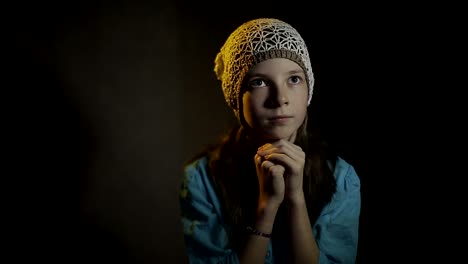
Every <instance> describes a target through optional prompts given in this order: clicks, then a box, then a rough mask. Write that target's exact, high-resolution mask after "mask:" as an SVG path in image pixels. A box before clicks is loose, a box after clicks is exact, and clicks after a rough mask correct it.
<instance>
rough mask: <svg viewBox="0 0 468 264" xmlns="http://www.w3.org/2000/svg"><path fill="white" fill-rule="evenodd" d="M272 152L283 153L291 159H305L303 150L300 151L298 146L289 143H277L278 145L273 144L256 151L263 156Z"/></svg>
mask: <svg viewBox="0 0 468 264" xmlns="http://www.w3.org/2000/svg"><path fill="white" fill-rule="evenodd" d="M274 153H277V154H285V155H287V156H289V157H291V158H292V159H293V160H297V161H300V160H303V159H305V153H304V151H302V149H301V148H300V147H298V148H295V147H294V146H293V145H291V144H279V145H278V146H273V147H269V148H266V149H262V150H259V151H257V154H259V155H260V156H263V157H267V156H268V155H271V154H274Z"/></svg>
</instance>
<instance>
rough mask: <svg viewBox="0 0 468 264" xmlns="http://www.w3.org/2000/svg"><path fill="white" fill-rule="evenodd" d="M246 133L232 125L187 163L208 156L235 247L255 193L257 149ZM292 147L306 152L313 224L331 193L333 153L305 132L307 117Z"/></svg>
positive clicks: (306, 188) (253, 204) (253, 213)
mask: <svg viewBox="0 0 468 264" xmlns="http://www.w3.org/2000/svg"><path fill="white" fill-rule="evenodd" d="M246 130H247V129H246V128H244V127H243V126H242V125H240V124H238V125H235V126H234V127H232V128H231V130H230V131H228V132H227V133H226V135H224V136H223V137H222V138H221V140H220V141H219V142H218V143H217V144H214V145H211V146H208V147H207V148H206V149H205V150H204V151H202V152H201V153H200V154H198V155H196V156H195V157H193V158H192V159H191V160H189V162H191V161H194V160H196V159H197V158H200V157H202V156H207V157H208V160H209V171H210V173H211V175H210V177H211V178H212V180H213V182H214V184H215V188H216V191H217V193H218V195H219V197H220V200H221V203H222V205H223V209H224V212H223V214H224V221H225V223H226V225H227V227H228V228H229V230H230V231H231V232H230V235H231V239H232V240H231V241H232V242H233V243H234V244H235V245H236V244H237V243H238V242H239V241H240V239H241V237H239V236H238V234H240V233H239V232H236V231H237V230H238V229H243V228H245V226H247V225H251V224H253V223H254V221H255V217H256V209H257V200H258V192H259V191H258V190H259V189H258V178H257V176H256V172H255V164H254V159H253V157H254V155H255V153H256V150H257V146H256V145H254V142H252V140H250V137H249V133H248V132H247V131H246ZM295 144H296V145H298V146H300V147H301V148H302V149H303V151H304V152H305V153H306V161H305V166H304V194H305V195H306V202H307V209H308V213H309V219H310V221H311V223H312V224H313V223H315V220H316V219H317V217H318V215H319V214H320V211H321V210H322V208H323V206H324V205H325V204H326V203H328V202H329V201H330V200H331V197H332V195H333V193H334V192H335V186H336V183H335V178H334V176H333V170H334V167H335V162H336V154H335V153H334V152H333V151H330V149H329V147H328V145H327V144H326V142H325V141H324V140H321V139H320V138H319V137H318V136H317V134H315V133H310V132H308V129H307V116H306V118H305V120H304V122H303V124H302V125H301V127H300V128H299V129H298V131H297V135H296V141H295Z"/></svg>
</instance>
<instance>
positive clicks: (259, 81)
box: [249, 79, 266, 88]
mask: <svg viewBox="0 0 468 264" xmlns="http://www.w3.org/2000/svg"><path fill="white" fill-rule="evenodd" d="M249 86H250V87H252V88H255V87H263V86H266V83H265V81H263V80H262V79H255V80H252V81H250V83H249Z"/></svg>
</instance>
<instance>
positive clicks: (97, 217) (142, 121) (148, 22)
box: [5, 0, 443, 263]
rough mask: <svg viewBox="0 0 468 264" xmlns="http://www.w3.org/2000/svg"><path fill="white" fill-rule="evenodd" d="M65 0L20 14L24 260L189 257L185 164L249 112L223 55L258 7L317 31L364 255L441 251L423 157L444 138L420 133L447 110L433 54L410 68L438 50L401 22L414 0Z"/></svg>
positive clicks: (320, 103) (320, 97)
mask: <svg viewBox="0 0 468 264" xmlns="http://www.w3.org/2000/svg"><path fill="white" fill-rule="evenodd" d="M64 2H66V3H61V2H57V3H53V2H47V1H46V2H34V3H23V4H24V5H23V4H22V3H18V4H15V6H13V7H12V9H11V12H10V13H9V12H8V11H7V14H6V17H7V20H8V25H10V26H11V27H9V28H10V29H11V33H12V34H13V38H12V39H13V41H12V42H8V43H7V44H12V47H11V49H6V50H5V51H6V53H7V54H6V57H7V58H8V59H11V61H10V60H8V62H9V63H8V67H7V68H8V69H7V71H6V73H7V77H9V78H8V79H10V78H11V81H12V82H11V84H10V86H9V87H13V88H14V89H7V90H8V91H9V92H11V91H13V92H14V93H15V95H14V96H13V97H9V98H12V99H17V100H8V99H7V100H6V102H5V103H13V105H14V106H13V107H14V108H11V109H14V110H13V113H14V114H15V117H14V118H13V120H12V121H13V126H12V127H14V128H15V129H14V130H12V131H9V132H12V137H11V140H7V143H8V144H11V145H13V148H12V149H13V151H12V152H10V157H14V158H18V159H15V160H16V161H19V162H18V163H17V164H16V163H14V164H13V163H12V164H11V165H14V168H15V170H14V171H15V172H14V173H13V174H9V175H12V176H11V177H7V178H8V179H12V180H13V182H14V184H15V185H6V186H13V187H14V188H8V189H9V190H8V191H11V192H12V194H11V195H10V196H9V198H10V199H9V200H7V203H9V204H10V206H8V208H9V209H11V210H9V211H8V212H9V213H8V214H5V219H7V220H9V221H8V223H9V225H7V226H8V227H11V228H7V229H8V231H9V232H8V233H9V234H10V233H11V237H10V236H8V237H9V243H8V246H9V247H8V248H9V249H8V250H7V251H9V252H10V253H12V255H13V256H15V258H16V259H17V260H21V259H26V258H27V259H29V258H31V259H35V260H44V261H46V262H48V263H94V262H100V263H185V262H186V258H185V255H184V248H183V241H182V233H181V227H180V223H179V218H178V216H179V211H178V210H179V208H178V188H179V179H180V177H181V165H182V163H183V162H184V161H185V160H186V159H187V158H189V157H190V156H191V155H192V154H194V153H195V152H197V151H198V150H200V148H201V147H203V146H204V145H206V144H209V143H211V142H213V140H216V139H217V138H218V136H219V134H220V133H221V132H222V131H224V130H225V129H226V128H227V127H228V126H229V124H231V123H232V122H234V117H233V115H232V112H231V111H230V109H229V108H228V107H227V105H226V104H225V102H224V98H223V96H222V92H221V88H220V84H219V83H218V81H217V80H216V78H215V76H214V73H213V61H214V58H215V55H216V53H217V51H218V49H219V48H220V47H221V45H222V44H223V43H224V41H225V39H226V38H227V37H228V35H229V34H230V33H231V32H232V31H233V30H234V29H235V28H236V27H237V26H239V25H240V23H242V22H245V21H247V20H249V19H253V18H257V17H276V18H279V19H283V20H285V21H287V22H289V23H290V24H292V25H293V26H294V27H295V28H296V29H298V31H299V32H301V34H302V36H303V37H304V39H305V40H306V42H307V43H308V46H309V53H310V55H311V61H312V66H313V69H314V73H315V77H316V86H315V90H314V97H313V101H312V105H311V106H310V114H311V116H312V119H311V122H312V123H313V125H314V126H317V127H319V128H320V129H321V130H322V131H323V132H324V134H325V135H327V138H328V139H329V141H330V143H331V144H332V145H333V146H334V147H336V149H337V150H338V151H339V153H340V155H342V156H343V157H344V158H345V159H346V160H348V161H349V162H350V163H351V164H353V165H354V166H355V168H356V171H357V172H358V174H359V176H360V177H361V184H362V214H361V226H360V242H359V252H358V263H382V261H384V260H388V261H392V260H400V259H401V258H402V257H403V256H405V257H404V259H406V260H408V259H411V260H413V259H421V257H422V256H427V254H424V253H423V254H420V252H419V251H418V253H416V250H415V247H419V246H420V245H426V244H429V245H432V243H430V242H428V241H430V240H431V239H433V235H434V234H433V233H432V232H431V230H430V229H427V228H425V227H424V228H423V227H422V226H421V222H423V221H420V220H421V217H420V216H421V215H422V214H423V212H426V210H427V208H428V207H430V206H431V205H433V204H431V203H428V202H427V201H426V200H425V194H426V191H424V188H422V187H424V186H420V181H421V179H422V177H423V176H424V177H426V179H427V178H428V176H427V175H428V174H425V172H424V175H421V168H420V167H417V166H416V167H415V166H413V165H414V164H417V163H418V162H419V161H420V160H422V159H423V158H422V157H421V155H422V154H421V153H426V154H427V152H426V151H431V150H433V148H434V144H428V145H425V144H421V143H420V142H421V139H420V137H421V135H423V134H426V135H427V134H428V133H427V131H426V130H425V127H426V126H427V125H426V122H427V120H428V119H430V118H433V117H434V116H436V115H437V113H434V112H432V111H431V109H432V108H430V107H427V106H428V105H429V104H432V103H433V102H434V101H427V100H423V99H422V97H421V96H420V91H421V90H422V89H425V87H424V85H422V84H421V83H419V82H418V81H417V80H418V78H417V77H414V76H418V74H419V72H418V71H416V70H414V69H417V68H418V67H415V68H412V69H411V70H408V64H411V63H414V62H415V61H418V65H420V64H424V63H425V62H426V61H424V60H423V61H420V60H419V58H420V57H424V56H420V53H421V52H420V50H419V49H418V48H417V47H419V46H418V45H416V44H413V42H412V41H410V40H414V39H415V34H419V33H420V32H421V31H420V30H415V31H413V30H412V29H413V28H419V27H418V24H417V23H416V25H415V24H405V25H403V26H401V25H400V26H396V24H395V21H401V18H402V17H405V15H406V13H405V12H403V13H401V12H399V13H391V12H390V13H391V14H390V15H389V14H388V13H386V12H389V9H388V8H387V7H378V8H377V7H373V6H366V7H364V6H360V5H358V4H357V3H353V4H352V5H351V4H348V5H344V4H340V5H339V4H335V3H330V2H329V1H308V2H307V5H305V4H306V3H302V2H298V1H294V2H291V3H282V4H274V3H268V4H267V3H263V2H255V1H248V2H247V1H246V2H245V3H242V2H227V3H226V6H224V5H222V4H223V3H221V2H218V3H214V4H201V3H200V2H198V1H193V2H197V3H184V2H182V1H176V2H171V1H169V0H167V1H158V2H150V1H89V0H87V1H64ZM396 10H399V9H398V8H396ZM408 12H409V11H408ZM395 16H398V17H399V18H400V20H398V19H397V20H395V19H394V18H395ZM387 18H389V20H387ZM390 18H391V19H390ZM408 27H409V29H408ZM401 28H404V29H406V30H402V31H400V29H401ZM396 31H397V33H395V32H396ZM418 43H419V42H418ZM402 47H404V48H402ZM408 50H410V51H411V52H409V53H408ZM415 58H418V59H415ZM402 59H403V60H402ZM426 60H427V59H426ZM408 76H412V77H413V78H411V79H410V81H409V83H408V81H406V79H405V78H404V77H408ZM431 98H432V99H434V97H431ZM439 100H440V99H439ZM429 123H431V125H430V127H443V125H442V124H440V123H435V122H434V121H430V122H429ZM423 124H424V126H423ZM422 126H423V127H424V129H422V128H421V127H422ZM18 128H19V129H18ZM421 131H424V132H425V133H420V132H421ZM408 166H409V167H408ZM14 175H17V176H18V177H14ZM424 185H425V184H424ZM431 186H432V184H431ZM16 187H18V188H16ZM417 187H418V188H421V189H423V190H421V189H416V188H417ZM423 215H424V217H422V218H423V219H424V222H425V223H427V222H428V221H430V220H431V219H430V218H431V217H432V216H431V214H423ZM426 215H428V217H427V218H426ZM432 227H433V228H434V226H432ZM416 245H418V246H416ZM10 248H11V250H10ZM423 250H424V252H426V253H427V252H428V251H430V250H429V249H428V248H427V247H425V248H424V249H423ZM376 258H377V259H379V261H378V262H375V259H376Z"/></svg>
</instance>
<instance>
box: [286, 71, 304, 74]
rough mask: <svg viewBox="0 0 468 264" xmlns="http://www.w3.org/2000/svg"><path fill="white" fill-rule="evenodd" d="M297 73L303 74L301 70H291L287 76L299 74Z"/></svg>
mask: <svg viewBox="0 0 468 264" xmlns="http://www.w3.org/2000/svg"><path fill="white" fill-rule="evenodd" d="M299 73H304V71H303V70H292V71H289V72H288V74H299Z"/></svg>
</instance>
